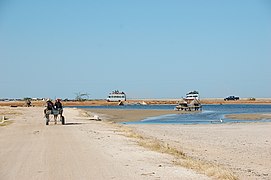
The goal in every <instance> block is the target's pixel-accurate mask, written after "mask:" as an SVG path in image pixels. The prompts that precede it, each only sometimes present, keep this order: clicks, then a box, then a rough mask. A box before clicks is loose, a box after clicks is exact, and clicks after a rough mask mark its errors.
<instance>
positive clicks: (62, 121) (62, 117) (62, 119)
mask: <svg viewBox="0 0 271 180" xmlns="http://www.w3.org/2000/svg"><path fill="white" fill-rule="evenodd" d="M61 123H62V125H64V124H65V118H64V116H61Z"/></svg>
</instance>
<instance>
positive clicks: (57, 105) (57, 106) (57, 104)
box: [55, 99, 62, 109]
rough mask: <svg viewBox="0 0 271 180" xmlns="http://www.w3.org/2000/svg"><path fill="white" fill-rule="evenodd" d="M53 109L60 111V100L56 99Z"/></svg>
mask: <svg viewBox="0 0 271 180" xmlns="http://www.w3.org/2000/svg"><path fill="white" fill-rule="evenodd" d="M55 108H56V109H62V104H61V102H60V99H56V102H55Z"/></svg>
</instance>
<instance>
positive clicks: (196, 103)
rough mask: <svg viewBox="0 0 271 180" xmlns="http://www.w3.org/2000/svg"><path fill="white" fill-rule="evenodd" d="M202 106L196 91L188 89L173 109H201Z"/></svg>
mask: <svg viewBox="0 0 271 180" xmlns="http://www.w3.org/2000/svg"><path fill="white" fill-rule="evenodd" d="M201 109H202V106H201V103H200V99H199V92H198V91H190V92H188V93H187V94H186V97H184V98H183V99H182V100H181V101H180V102H179V103H178V105H177V106H176V107H175V110H177V111H180V110H184V111H201Z"/></svg>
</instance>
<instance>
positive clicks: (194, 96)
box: [184, 91, 199, 100]
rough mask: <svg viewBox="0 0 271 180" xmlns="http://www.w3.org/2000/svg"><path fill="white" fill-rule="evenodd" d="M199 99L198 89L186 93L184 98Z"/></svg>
mask: <svg viewBox="0 0 271 180" xmlns="http://www.w3.org/2000/svg"><path fill="white" fill-rule="evenodd" d="M194 99H196V100H199V92H198V91H190V92H188V93H187V94H186V97H185V98H184V100H194Z"/></svg>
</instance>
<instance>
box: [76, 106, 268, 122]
mask: <svg viewBox="0 0 271 180" xmlns="http://www.w3.org/2000/svg"><path fill="white" fill-rule="evenodd" d="M174 107H175V105H146V106H142V105H126V106H83V107H78V108H87V109H92V108H94V109H152V110H172V109H174ZM251 113H271V105H251V104H245V105H238V104H234V105H230V104H227V105H203V110H202V111H200V112H197V113H193V114H169V115H163V116H158V117H152V118H147V119H144V120H141V121H136V122H125V123H124V124H210V123H235V122H256V121H257V122H271V120H270V119H268V120H267V119H262V120H242V119H240V120H233V119H227V118H225V115H227V114H251Z"/></svg>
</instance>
